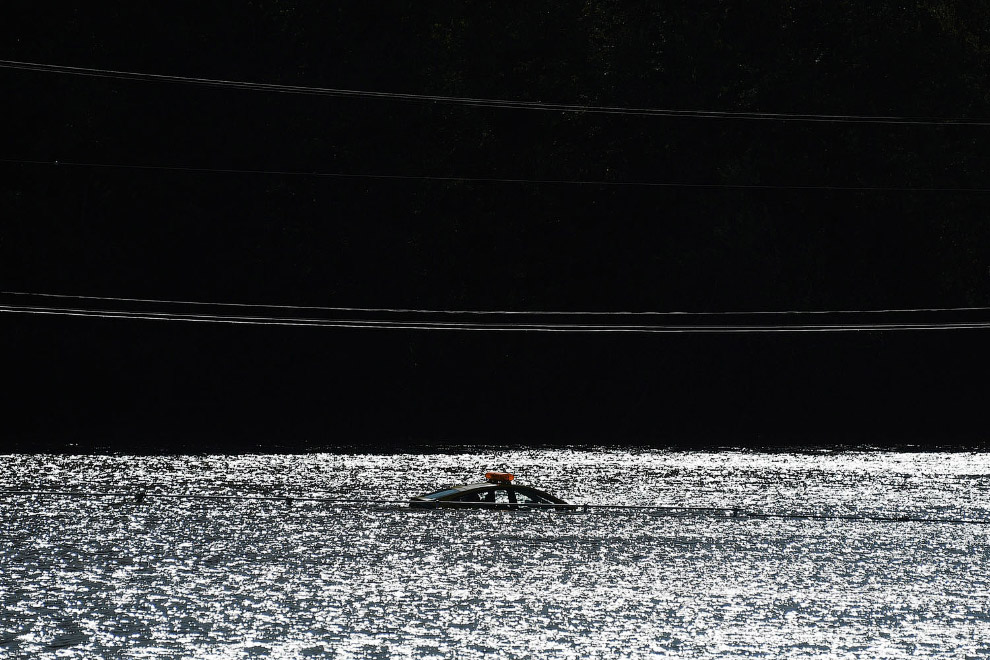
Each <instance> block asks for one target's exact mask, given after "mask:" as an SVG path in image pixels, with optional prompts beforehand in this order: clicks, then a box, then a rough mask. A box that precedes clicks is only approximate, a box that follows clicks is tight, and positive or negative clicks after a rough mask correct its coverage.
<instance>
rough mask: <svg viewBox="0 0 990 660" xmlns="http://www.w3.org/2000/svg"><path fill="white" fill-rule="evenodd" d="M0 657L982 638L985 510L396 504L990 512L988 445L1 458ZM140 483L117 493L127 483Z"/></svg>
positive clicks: (512, 654)
mask: <svg viewBox="0 0 990 660" xmlns="http://www.w3.org/2000/svg"><path fill="white" fill-rule="evenodd" d="M0 463H2V466H3V470H2V477H0V489H2V490H4V491H11V490H33V491H59V492H67V491H71V492H86V493H90V494H98V493H119V494H121V495H118V496H114V497H93V496H86V497H65V496H59V497H56V496H51V495H45V494H38V495H32V496H23V495H22V496H16V497H15V496H5V497H2V498H0V655H3V653H4V652H6V653H7V654H8V655H9V656H10V657H15V658H17V657H25V658H27V657H66V658H92V657H109V658H189V657H193V658H246V657H274V658H304V657H332V658H388V657H399V658H403V657H408V658H473V657H478V656H491V657H496V656H497V657H502V658H529V657H539V658H615V657H626V658H645V657H657V656H660V657H664V656H668V657H689V658H726V657H766V658H778V657H789V658H821V657H829V658H832V657H836V658H845V657H848V658H876V657H884V658H902V657H903V658H908V657H912V658H915V657H945V658H949V657H952V658H960V657H973V658H976V657H987V656H988V655H990V596H988V594H990V577H988V574H987V568H988V566H990V563H988V559H990V551H988V543H987V541H988V532H990V526H986V525H975V524H948V523H932V522H876V521H872V520H868V519H860V520H809V519H789V518H783V519H763V518H752V517H730V516H726V515H721V514H713V515H707V514H691V515H671V514H670V513H669V512H664V511H647V510H609V511H598V510H592V511H591V512H589V513H559V512H542V511H541V512H536V511H463V510H438V511H416V510H412V511H410V510H408V509H406V508H405V507H403V506H399V505H391V504H371V505H344V504H333V503H327V502H305V501H299V500H296V501H294V502H293V503H291V504H289V503H287V502H285V501H283V500H252V499H239V498H234V499H224V500H204V499H176V498H166V497H156V495H177V494H197V495H244V496H248V497H250V496H279V497H281V496H293V497H296V498H299V497H306V496H319V497H328V498H367V499H373V500H380V501H385V500H400V501H401V500H404V499H406V498H408V497H409V496H410V495H414V494H420V493H423V492H426V491H430V490H434V489H436V488H439V487H442V486H445V485H450V484H454V483H464V482H470V481H475V480H478V478H479V477H480V475H481V474H482V473H483V472H484V471H485V470H489V469H507V470H509V471H512V472H515V473H516V474H517V475H519V476H518V480H519V482H520V483H527V484H533V485H536V486H538V487H541V488H544V489H545V490H548V491H550V492H551V493H555V494H558V495H560V496H562V497H564V498H566V499H568V500H570V501H574V502H581V503H585V502H590V503H614V504H628V505H683V506H711V507H726V508H730V509H731V508H741V509H746V510H750V511H760V512H765V513H820V514H829V515H848V516H864V517H877V516H880V517H888V516H892V515H906V516H909V517H914V518H944V519H968V520H990V505H988V499H987V495H988V489H990V454H983V453H918V454H912V453H891V452H843V453H833V452H818V453H757V452H734V451H727V452H661V451H620V450H585V451H569V450H545V451H510V452H497V453H496V452H490V451H476V452H472V451H464V452H459V453H453V454H415V455H388V456H384V455H330V454H316V455H247V456H179V457H130V456H26V455H13V456H11V455H8V456H0ZM141 491H146V492H147V493H148V497H146V499H145V500H144V501H143V502H141V503H138V502H136V501H135V499H136V498H135V497H134V495H135V494H136V493H138V492H141Z"/></svg>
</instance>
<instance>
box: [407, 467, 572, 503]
mask: <svg viewBox="0 0 990 660" xmlns="http://www.w3.org/2000/svg"><path fill="white" fill-rule="evenodd" d="M514 479H515V476H514V475H512V474H509V473H508V472H486V473H485V481H483V482H481V483H476V484H465V485H463V486H452V487H450V488H445V489H444V490H438V491H437V492H435V493H429V494H427V495H419V496H417V497H414V498H412V499H411V500H410V501H409V506H412V507H419V508H431V509H433V508H478V509H481V508H493V509H522V508H534V509H540V508H545V509H556V510H565V511H566V510H571V509H576V508H577V507H576V506H575V505H573V504H568V503H567V502H566V501H564V500H562V499H560V498H559V497H555V496H553V495H551V494H550V493H546V492H544V491H542V490H539V489H536V488H532V487H530V486H517V485H515V484H513V483H512V482H513V480H514ZM561 505H563V506H561Z"/></svg>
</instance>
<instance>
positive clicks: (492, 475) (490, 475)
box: [485, 472, 516, 484]
mask: <svg viewBox="0 0 990 660" xmlns="http://www.w3.org/2000/svg"><path fill="white" fill-rule="evenodd" d="M515 478H516V475H514V474H509V473H508V472H485V479H486V480H487V481H491V482H492V483H496V484H507V483H509V482H510V481H512V480H513V479H515Z"/></svg>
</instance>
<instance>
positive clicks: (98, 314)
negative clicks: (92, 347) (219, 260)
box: [0, 305, 990, 334]
mask: <svg viewBox="0 0 990 660" xmlns="http://www.w3.org/2000/svg"><path fill="white" fill-rule="evenodd" d="M0 313H7V314H25V315H43V316H64V317H83V318H101V319H130V320H144V321H185V322H191V323H220V324H231V325H254V326H295V327H319V328H338V329H363V330H431V331H469V332H572V333H573V332H578V333H638V334H738V333H749V334H755V333H769V332H790V333H822V332H831V333H834V332H889V331H905V330H909V331H919V330H981V329H988V328H990V321H961V322H939V323H935V322H887V323H845V324H773V325H771V324H734V325H728V324H706V325H680V324H677V325H670V324H667V325H661V324H602V323H562V322H553V323H531V322H493V321H481V322H479V321H470V322H465V321H421V320H417V321H396V320H384V319H360V318H342V319H329V318H303V317H290V316H281V317H277V316H260V315H252V316H248V315H235V314H225V315H221V314H193V313H179V312H154V311H126V310H94V309H84V308H70V307H44V306H25V305H0Z"/></svg>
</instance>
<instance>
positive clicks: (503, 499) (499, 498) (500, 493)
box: [495, 488, 509, 504]
mask: <svg viewBox="0 0 990 660" xmlns="http://www.w3.org/2000/svg"><path fill="white" fill-rule="evenodd" d="M495 501H496V502H497V503H499V504H508V502H509V492H508V491H507V490H505V489H504V488H499V489H497V490H496V491H495Z"/></svg>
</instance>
